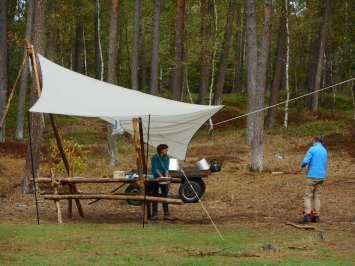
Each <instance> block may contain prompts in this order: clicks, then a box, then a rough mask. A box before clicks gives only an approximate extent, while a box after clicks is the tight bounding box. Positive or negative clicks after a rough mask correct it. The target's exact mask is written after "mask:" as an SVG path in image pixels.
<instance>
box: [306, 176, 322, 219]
mask: <svg viewBox="0 0 355 266" xmlns="http://www.w3.org/2000/svg"><path fill="white" fill-rule="evenodd" d="M323 182H324V180H323V179H308V180H307V182H306V188H305V190H304V197H303V200H304V211H305V213H306V214H310V213H311V210H312V200H313V210H314V214H315V215H317V216H319V214H320V194H321V191H322V189H323Z"/></svg>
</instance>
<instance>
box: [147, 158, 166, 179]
mask: <svg viewBox="0 0 355 266" xmlns="http://www.w3.org/2000/svg"><path fill="white" fill-rule="evenodd" d="M151 163H152V174H153V175H154V177H160V176H165V175H166V173H168V172H169V156H168V155H163V156H160V155H159V154H155V155H154V156H153V157H152V161H151Z"/></svg>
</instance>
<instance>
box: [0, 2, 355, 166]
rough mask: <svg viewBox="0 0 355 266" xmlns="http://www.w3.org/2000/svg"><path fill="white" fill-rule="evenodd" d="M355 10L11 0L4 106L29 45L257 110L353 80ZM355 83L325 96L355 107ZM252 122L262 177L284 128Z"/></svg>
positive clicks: (96, 69) (268, 119) (24, 91)
mask: <svg viewBox="0 0 355 266" xmlns="http://www.w3.org/2000/svg"><path fill="white" fill-rule="evenodd" d="M354 8H355V6H354V1H350V0H344V1H330V0H325V1H320V0H310V1H303V0H297V1H296V0H295V1H288V0H274V1H271V0H265V1H255V0H246V1H237V0H190V1H186V0H176V1H173V0H171V1H168V0H166V1H165V0H112V1H111V0H110V1H109V0H101V1H100V0H95V1H94V0H92V1H84V0H58V1H50V0H48V1H47V0H27V1H25V0H3V1H1V4H0V70H1V71H0V110H3V106H4V104H5V102H6V98H7V94H8V91H9V89H10V87H11V86H12V84H13V82H14V80H15V78H16V75H17V72H18V69H19V66H20V64H21V62H22V58H23V56H24V51H25V50H24V40H25V39H28V40H30V41H31V42H32V43H33V44H34V46H35V49H36V51H38V52H39V53H41V54H44V55H45V56H46V57H48V58H49V59H51V60H53V61H54V62H56V63H58V64H60V65H63V66H65V67H67V68H70V69H72V70H74V71H77V72H80V73H83V74H85V75H88V76H91V77H94V78H97V79H101V80H105V81H107V82H111V83H114V84H118V85H120V86H123V87H127V88H131V89H137V90H141V91H144V92H147V93H152V94H156V95H158V94H159V95H161V96H164V97H169V98H172V99H175V100H183V101H186V102H194V103H202V104H223V95H225V94H229V93H233V95H234V96H233V97H238V95H241V96H242V97H245V99H246V101H247V102H248V108H247V110H246V111H253V110H256V109H259V108H261V107H263V106H266V105H272V104H275V103H277V102H279V101H281V100H284V99H286V97H295V96H298V95H301V94H304V93H307V92H310V91H315V90H318V89H320V88H322V87H326V86H328V85H331V84H334V83H337V82H340V81H343V80H346V79H349V78H352V77H353V76H354V69H355V65H354V59H355V58H354V57H355V54H354V45H355V32H354V31H353V28H354V27H353V26H354V21H355V12H354V10H355V9H354ZM28 75H29V74H28V71H24V73H23V74H22V76H21V80H20V83H19V86H18V87H19V89H18V92H17V95H16V97H15V101H16V103H17V118H16V132H15V136H9V137H14V138H15V139H17V140H23V138H24V131H25V130H24V122H25V120H26V119H25V116H26V115H25V113H26V112H25V110H27V109H28V107H29V106H30V101H29V97H28V95H29V94H30V93H29V92H30V88H31V86H30V78H29V77H28ZM352 86H353V85H352V83H347V84H345V85H342V86H339V87H337V88H334V89H333V90H329V91H328V92H326V93H328V94H329V95H332V96H334V100H335V94H342V95H344V97H346V98H347V99H349V100H350V101H351V97H352V96H351V95H352V92H353V87H352ZM32 91H33V90H32ZM32 96H33V97H32V101H34V100H35V96H34V95H32ZM322 99H323V98H322V97H321V96H319V95H318V93H315V94H313V95H312V97H310V98H306V99H305V100H302V102H301V110H302V108H303V109H304V110H307V109H310V110H312V111H317V110H318V109H319V108H321V107H322V106H324V107H325V108H328V107H329V104H328V103H326V102H325V101H328V100H329V98H328V97H327V98H324V100H322ZM298 107H300V106H299V105H298ZM264 119H265V122H264ZM247 120H248V121H247V132H248V134H247V136H248V137H247V141H248V143H249V144H250V145H251V150H252V159H251V167H252V169H254V170H259V171H261V170H262V169H263V166H262V136H263V128H264V124H265V126H266V127H273V126H274V125H275V122H276V121H275V120H276V109H270V110H269V111H268V112H265V113H258V114H255V115H251V116H248V119H247ZM285 120H286V119H285ZM286 122H287V121H286ZM34 123H35V122H34ZM285 125H286V126H287V124H285ZM34 126H35V125H34ZM37 126H38V123H37ZM4 132H5V130H4V128H3V129H2V133H0V135H2V138H1V140H2V141H5V138H4ZM38 134H39V135H41V131H40V130H39V131H38ZM109 143H110V141H109ZM111 143H112V142H111ZM113 146H114V145H113ZM112 149H114V147H112ZM113 154H114V153H113ZM113 163H115V162H113ZM26 165H27V164H26ZM28 167H29V165H27V166H26V168H28Z"/></svg>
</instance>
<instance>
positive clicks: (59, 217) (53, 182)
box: [51, 170, 63, 224]
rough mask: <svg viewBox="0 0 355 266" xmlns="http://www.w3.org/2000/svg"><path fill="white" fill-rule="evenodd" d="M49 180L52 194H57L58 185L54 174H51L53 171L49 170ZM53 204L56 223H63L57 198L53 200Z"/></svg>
mask: <svg viewBox="0 0 355 266" xmlns="http://www.w3.org/2000/svg"><path fill="white" fill-rule="evenodd" d="M51 182H52V187H53V190H54V195H59V193H58V186H59V183H58V182H57V181H56V180H54V176H53V172H52V170H51ZM54 204H55V208H56V210H57V219H58V224H62V223H63V218H62V210H61V208H60V201H59V200H58V199H56V200H54Z"/></svg>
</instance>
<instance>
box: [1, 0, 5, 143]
mask: <svg viewBox="0 0 355 266" xmlns="http://www.w3.org/2000/svg"><path fill="white" fill-rule="evenodd" d="M6 95H7V0H3V1H0V117H1V116H2V112H3V110H4V107H5V104H6V98H7V97H6ZM4 141H5V123H4V124H3V126H2V128H0V142H4Z"/></svg>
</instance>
